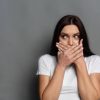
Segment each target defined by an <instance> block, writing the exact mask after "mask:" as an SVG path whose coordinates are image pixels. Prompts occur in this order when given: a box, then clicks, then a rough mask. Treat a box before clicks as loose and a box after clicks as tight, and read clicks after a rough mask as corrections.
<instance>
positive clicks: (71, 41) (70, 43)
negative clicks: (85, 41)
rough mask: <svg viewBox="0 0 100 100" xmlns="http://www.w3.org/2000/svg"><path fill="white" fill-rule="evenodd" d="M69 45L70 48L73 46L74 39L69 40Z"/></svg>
mask: <svg viewBox="0 0 100 100" xmlns="http://www.w3.org/2000/svg"><path fill="white" fill-rule="evenodd" d="M68 44H69V45H70V46H72V45H73V39H72V38H69V40H68Z"/></svg>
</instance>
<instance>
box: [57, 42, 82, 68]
mask: <svg viewBox="0 0 100 100" xmlns="http://www.w3.org/2000/svg"><path fill="white" fill-rule="evenodd" d="M56 46H57V48H58V65H59V66H62V67H63V68H66V67H67V66H68V65H70V64H72V63H73V62H74V61H75V60H77V59H78V58H79V57H81V56H82V51H83V47H82V45H80V44H79V45H74V46H65V45H63V44H62V43H57V44H56Z"/></svg>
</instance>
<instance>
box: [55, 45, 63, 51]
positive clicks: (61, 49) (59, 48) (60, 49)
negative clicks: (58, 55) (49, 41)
mask: <svg viewBox="0 0 100 100" xmlns="http://www.w3.org/2000/svg"><path fill="white" fill-rule="evenodd" d="M56 47H57V48H58V50H59V51H62V52H63V51H64V49H63V48H62V47H60V46H59V45H56Z"/></svg>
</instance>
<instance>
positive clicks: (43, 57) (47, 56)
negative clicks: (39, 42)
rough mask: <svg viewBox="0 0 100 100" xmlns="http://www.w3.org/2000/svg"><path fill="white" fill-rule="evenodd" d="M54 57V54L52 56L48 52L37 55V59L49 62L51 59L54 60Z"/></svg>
mask: <svg viewBox="0 0 100 100" xmlns="http://www.w3.org/2000/svg"><path fill="white" fill-rule="evenodd" d="M54 59H55V56H52V55H50V54H44V55H42V56H40V57H39V61H41V60H43V61H45V62H50V61H51V60H54Z"/></svg>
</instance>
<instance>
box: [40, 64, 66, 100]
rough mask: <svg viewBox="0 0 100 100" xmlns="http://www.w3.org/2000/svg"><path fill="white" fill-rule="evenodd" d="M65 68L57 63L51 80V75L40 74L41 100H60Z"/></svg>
mask: <svg viewBox="0 0 100 100" xmlns="http://www.w3.org/2000/svg"><path fill="white" fill-rule="evenodd" d="M64 71H65V69H64V68H62V67H61V66H59V65H57V66H56V69H55V72H54V75H53V76H52V79H51V80H50V77H49V76H45V75H40V76H39V86H40V87H39V92H40V99H41V100H58V97H59V94H60V91H61V87H62V82H63V77H64Z"/></svg>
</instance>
